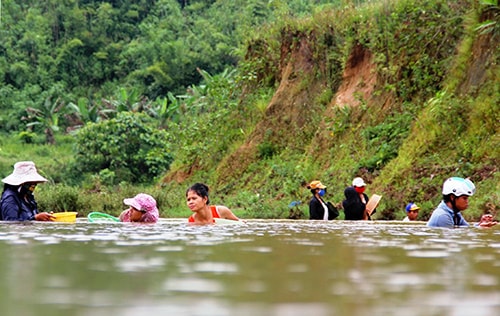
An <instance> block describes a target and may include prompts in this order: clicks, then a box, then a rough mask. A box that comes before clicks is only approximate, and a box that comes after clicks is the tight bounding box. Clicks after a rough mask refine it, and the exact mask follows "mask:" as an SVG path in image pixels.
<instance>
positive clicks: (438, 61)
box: [0, 0, 500, 220]
mask: <svg viewBox="0 0 500 316" xmlns="http://www.w3.org/2000/svg"><path fill="white" fill-rule="evenodd" d="M330 2H331V1H299V0H296V1H261V0H251V1H228V0H221V1H173V0H160V1H153V0H149V1H147V0H142V1H135V2H132V1H77V0H68V1H64V2H57V1H47V2H43V3H37V4H34V5H27V4H25V3H24V2H23V1H12V0H11V1H4V2H3V3H2V19H1V28H0V33H1V35H2V38H3V39H5V40H4V41H2V43H0V66H1V67H0V96H1V97H0V110H2V112H3V113H4V114H3V115H2V117H1V122H0V124H1V129H2V131H3V133H4V134H5V135H7V136H6V138H5V139H7V138H8V141H7V140H2V143H1V144H0V146H2V147H3V150H2V151H1V152H0V171H2V174H5V175H6V174H8V173H9V172H10V169H11V166H12V165H13V163H14V162H15V161H16V160H20V159H27V158H29V159H30V160H36V161H37V164H40V165H41V169H42V170H45V171H46V173H47V176H48V177H49V178H51V179H52V180H53V184H55V185H54V186H53V187H47V188H45V189H42V190H41V192H40V199H41V200H42V203H41V205H42V206H43V205H46V207H47V208H50V207H51V206H52V205H57V203H55V202H54V201H53V199H54V198H51V196H52V197H56V196H59V197H60V196H61V194H59V193H60V192H68V195H74V194H75V193H74V192H75V190H73V189H72V188H64V186H65V185H66V186H75V185H76V186H77V187H78V189H77V191H78V190H91V192H98V194H99V196H98V197H97V200H99V199H100V198H102V199H103V200H102V203H101V204H95V203H94V204H92V208H93V210H96V209H95V208H96V207H99V205H102V209H101V210H103V211H107V212H110V209H112V207H110V205H113V207H115V208H119V201H120V199H119V198H118V197H117V198H116V199H117V200H118V202H110V201H109V198H110V195H109V194H108V195H103V192H106V191H108V190H109V191H110V192H111V193H113V194H117V195H118V196H119V195H120V192H122V193H125V192H127V193H128V192H130V191H133V188H131V187H130V185H131V184H132V185H133V183H134V182H138V183H137V184H139V183H147V182H148V179H149V182H150V184H151V186H150V187H146V188H144V187H139V186H137V188H136V189H137V190H139V189H142V190H149V191H151V192H154V193H155V195H156V197H157V198H158V200H159V201H160V202H161V203H160V209H163V210H164V211H163V215H164V216H172V215H174V216H175V214H183V213H182V212H185V206H184V198H183V195H184V190H185V188H187V187H188V186H189V185H190V184H192V183H193V182H196V181H203V182H206V183H208V184H209V185H210V187H211V188H212V195H213V197H212V200H214V201H217V203H225V204H227V205H228V206H230V207H231V208H232V209H234V210H236V213H237V214H238V215H239V216H241V217H259V218H277V217H288V216H289V215H290V214H292V213H293V214H294V217H297V214H299V215H298V216H299V217H300V216H302V217H303V218H306V217H307V202H308V200H309V198H310V192H309V191H308V190H307V189H306V188H305V185H306V184H307V183H308V182H310V181H312V180H315V179H320V180H321V181H322V182H323V183H325V184H326V185H327V186H328V193H327V199H329V200H331V201H333V202H335V203H336V204H340V202H341V201H342V199H343V190H344V188H345V187H346V186H349V185H350V182H351V180H352V178H354V177H356V176H361V177H363V178H364V179H365V181H367V182H368V188H367V191H368V193H378V194H381V195H382V196H383V199H382V203H381V205H380V206H379V209H378V212H377V215H376V218H378V219H399V218H401V217H402V216H403V215H404V214H403V211H402V210H403V209H404V205H406V204H407V203H408V202H410V201H414V202H416V203H418V204H420V205H421V206H422V210H423V212H422V214H421V215H420V216H421V219H422V220H425V219H426V218H427V217H428V216H429V214H430V212H431V211H432V209H433V207H435V205H437V203H438V202H439V200H440V198H441V196H440V187H441V184H442V182H443V181H444V180H445V179H446V178H447V177H450V176H462V177H470V178H471V179H472V180H473V181H474V182H475V183H476V185H477V188H478V190H477V192H478V193H477V194H476V196H475V197H474V198H473V199H471V207H470V209H471V211H470V212H468V213H467V214H466V217H467V218H468V219H469V220H474V219H477V217H478V216H479V214H480V213H483V212H492V213H494V214H496V212H498V211H499V210H500V181H499V180H500V179H499V176H498V172H497V169H498V166H499V165H500V134H499V129H500V108H499V107H500V82H499V78H498V77H499V73H500V71H499V58H500V57H499V56H500V53H499V48H498V44H497V43H498V40H499V38H500V22H499V19H500V17H499V12H500V11H499V6H498V3H497V2H496V1H492V0H482V1H479V0H460V1H454V2H449V1H443V0H422V1H420V0H419V1H408V0H401V1H383V0H381V1H338V2H332V3H330ZM134 120H138V121H134ZM142 124H145V125H144V126H142ZM136 125H141V126H142V127H138V128H139V129H141V128H142V131H145V132H146V134H145V133H143V132H141V130H136V129H135V128H134V127H133V126H136ZM65 135H76V140H77V141H76V142H74V140H73V138H72V137H67V136H65ZM58 140H59V141H58ZM59 142H61V143H59ZM12 144H14V145H12ZM15 144H18V145H15ZM46 144H52V145H46ZM113 144H115V145H113ZM117 144H123V145H125V144H126V145H128V147H119V146H118V145H117ZM139 144H148V147H147V148H145V149H142V147H140V146H139ZM8 146H13V147H14V148H13V149H10V147H8ZM16 146H17V147H16ZM92 146H93V147H92ZM54 147H56V148H61V149H62V151H61V152H62V156H63V157H64V158H61V159H60V160H59V161H58V162H55V161H51V160H49V159H46V156H45V154H44V153H47V152H51V151H52V150H54V149H53V148H54ZM33 148H38V149H36V150H33ZM134 148H137V150H136V151H134ZM105 149H106V150H105ZM103 150H104V151H106V156H108V158H109V157H111V158H112V159H107V160H106V159H104V156H99V157H97V156H96V154H95V153H96V152H98V151H100V152H103ZM28 153H29V154H28ZM125 158H129V159H125ZM141 158H142V159H141ZM61 165H62V166H63V167H62V168H61V167H60V166H61ZM61 186H62V187H61ZM292 201H295V202H296V203H292V204H293V209H292V208H291V207H290V206H289V205H291V204H290V202H292ZM297 201H300V203H297ZM86 203H87V204H86ZM88 203H91V202H88V201H87V200H86V201H85V202H82V201H77V202H73V205H71V206H68V207H69V208H72V209H75V208H77V209H79V210H82V211H84V212H85V211H86V210H88V209H89V207H90V206H89V204H88ZM172 210H174V211H173V213H172Z"/></svg>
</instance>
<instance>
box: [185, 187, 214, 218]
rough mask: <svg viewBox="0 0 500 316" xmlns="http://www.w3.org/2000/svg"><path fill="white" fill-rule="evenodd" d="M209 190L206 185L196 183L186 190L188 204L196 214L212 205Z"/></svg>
mask: <svg viewBox="0 0 500 316" xmlns="http://www.w3.org/2000/svg"><path fill="white" fill-rule="evenodd" d="M208 191H209V188H208V186H207V185H206V184H204V183H195V184H193V185H192V186H190V187H189V188H188V189H187V190H186V202H187V205H188V207H189V208H190V209H191V210H192V211H193V212H194V211H197V210H199V209H201V208H202V207H205V206H206V205H208V204H210V198H209V197H208Z"/></svg>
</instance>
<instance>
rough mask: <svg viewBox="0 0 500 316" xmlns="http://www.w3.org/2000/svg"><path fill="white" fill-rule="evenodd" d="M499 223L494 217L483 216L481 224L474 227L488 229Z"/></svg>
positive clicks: (489, 215)
mask: <svg viewBox="0 0 500 316" xmlns="http://www.w3.org/2000/svg"><path fill="white" fill-rule="evenodd" d="M497 223H498V222H497V221H496V220H494V218H493V215H491V214H484V215H483V216H481V219H480V220H479V223H476V224H474V226H475V227H481V228H487V227H492V226H495V225H496V224H497Z"/></svg>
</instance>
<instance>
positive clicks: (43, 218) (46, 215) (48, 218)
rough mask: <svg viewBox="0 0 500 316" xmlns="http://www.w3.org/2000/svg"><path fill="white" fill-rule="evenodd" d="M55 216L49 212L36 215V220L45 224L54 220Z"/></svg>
mask: <svg viewBox="0 0 500 316" xmlns="http://www.w3.org/2000/svg"><path fill="white" fill-rule="evenodd" d="M54 218H55V216H54V215H52V212H50V213H47V212H42V213H38V214H36V215H35V220H37V221H43V222H48V221H52V220H54Z"/></svg>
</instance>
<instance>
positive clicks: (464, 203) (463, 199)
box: [455, 195, 469, 211]
mask: <svg viewBox="0 0 500 316" xmlns="http://www.w3.org/2000/svg"><path fill="white" fill-rule="evenodd" d="M455 207H456V208H457V209H458V210H459V211H463V210H465V209H467V208H468V207H469V196H468V195H461V196H459V197H456V198H455Z"/></svg>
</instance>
